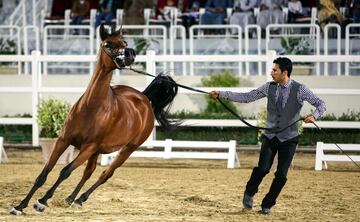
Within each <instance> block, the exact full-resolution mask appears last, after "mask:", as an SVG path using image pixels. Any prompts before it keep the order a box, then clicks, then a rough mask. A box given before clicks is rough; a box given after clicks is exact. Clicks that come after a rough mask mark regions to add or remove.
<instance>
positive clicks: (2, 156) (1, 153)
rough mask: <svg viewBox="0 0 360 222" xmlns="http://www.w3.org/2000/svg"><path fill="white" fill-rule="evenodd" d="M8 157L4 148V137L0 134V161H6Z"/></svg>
mask: <svg viewBox="0 0 360 222" xmlns="http://www.w3.org/2000/svg"><path fill="white" fill-rule="evenodd" d="M7 161H8V158H7V155H6V152H5V149H4V137H1V136H0V163H3V162H7Z"/></svg>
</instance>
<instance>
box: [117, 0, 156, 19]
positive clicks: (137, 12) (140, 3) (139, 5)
mask: <svg viewBox="0 0 360 222" xmlns="http://www.w3.org/2000/svg"><path fill="white" fill-rule="evenodd" d="M123 6H124V11H125V14H126V16H125V17H124V24H127V25H143V24H145V19H144V9H145V8H151V6H152V1H151V0H125V1H124V5H123Z"/></svg>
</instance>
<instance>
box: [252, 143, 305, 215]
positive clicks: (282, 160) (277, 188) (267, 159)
mask: <svg viewBox="0 0 360 222" xmlns="http://www.w3.org/2000/svg"><path fill="white" fill-rule="evenodd" d="M298 141H299V137H298V136H297V137H294V138H292V139H289V140H287V141H284V142H280V141H279V139H278V138H277V137H273V138H272V139H268V138H267V137H266V136H264V138H263V142H262V145H261V151H260V157H259V164H258V166H257V167H255V168H254V169H253V171H252V174H251V177H250V179H249V181H248V183H247V185H246V190H245V193H247V194H248V195H250V196H254V195H255V194H256V193H257V192H258V187H259V185H260V183H261V181H262V180H263V178H264V176H265V175H266V174H268V173H269V171H270V169H271V166H272V164H273V161H274V157H275V155H276V153H277V152H278V165H277V169H276V172H275V178H274V180H273V182H272V184H271V186H270V190H269V192H268V193H267V194H266V196H265V198H264V199H263V201H262V204H261V207H262V208H271V207H272V206H274V205H275V203H276V198H277V197H278V196H279V194H280V192H281V189H282V188H283V187H284V185H285V183H286V180H287V179H286V175H287V172H288V169H289V167H290V165H291V162H292V159H293V157H294V154H295V150H296V147H297V144H298Z"/></svg>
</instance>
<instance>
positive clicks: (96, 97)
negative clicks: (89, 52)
mask: <svg viewBox="0 0 360 222" xmlns="http://www.w3.org/2000/svg"><path fill="white" fill-rule="evenodd" d="M111 72H112V70H109V69H106V68H105V64H104V63H103V62H102V61H101V59H99V61H98V62H97V64H96V67H95V71H94V74H93V76H92V78H91V80H90V83H89V85H88V87H87V89H86V92H85V94H84V99H85V100H86V103H87V105H90V104H92V103H94V105H98V104H100V103H101V102H105V101H106V99H107V97H108V96H109V91H110V81H111V78H112V73H111Z"/></svg>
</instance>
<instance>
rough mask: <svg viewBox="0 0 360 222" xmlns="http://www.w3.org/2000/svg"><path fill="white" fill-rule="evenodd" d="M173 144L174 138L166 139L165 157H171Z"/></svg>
mask: <svg viewBox="0 0 360 222" xmlns="http://www.w3.org/2000/svg"><path fill="white" fill-rule="evenodd" d="M171 144H172V139H166V140H165V147H164V159H170V158H171Z"/></svg>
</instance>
